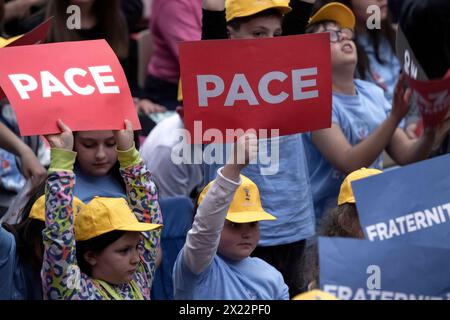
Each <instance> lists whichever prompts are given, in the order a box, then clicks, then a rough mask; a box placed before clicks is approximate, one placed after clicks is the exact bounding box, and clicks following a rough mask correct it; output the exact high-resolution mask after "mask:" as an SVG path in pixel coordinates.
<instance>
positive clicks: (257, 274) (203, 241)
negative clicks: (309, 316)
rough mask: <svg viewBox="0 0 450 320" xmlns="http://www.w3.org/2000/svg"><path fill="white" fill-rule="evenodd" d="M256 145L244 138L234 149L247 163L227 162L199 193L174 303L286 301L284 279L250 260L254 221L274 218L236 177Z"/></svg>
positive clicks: (177, 265) (255, 190) (242, 179)
mask: <svg viewBox="0 0 450 320" xmlns="http://www.w3.org/2000/svg"><path fill="white" fill-rule="evenodd" d="M246 141H247V142H246ZM257 143H258V142H257V139H256V136H254V135H248V136H246V135H244V136H242V137H241V138H240V139H239V140H238V142H237V144H236V145H235V149H234V150H235V153H236V150H239V149H240V150H245V154H246V157H245V158H246V161H245V164H237V162H236V161H233V160H231V161H229V162H228V164H226V165H225V166H224V167H223V168H221V169H219V171H218V175H217V178H216V179H215V180H214V181H212V182H211V183H210V184H208V185H207V186H206V187H205V189H204V190H203V191H202V193H201V194H200V197H199V199H198V203H199V206H198V209H197V213H196V215H195V218H194V223H193V225H192V229H191V230H190V231H189V232H188V235H187V238H186V244H185V245H184V247H183V249H182V250H181V252H180V254H179V255H178V258H177V261H176V262H175V266H174V273H173V280H174V297H175V299H184V300H198V299H204V300H206V299H208V300H215V299H218V300H231V299H233V300H262V299H272V300H273V299H288V298H289V295H288V287H287V286H286V284H285V283H284V281H283V277H282V275H281V274H280V273H279V272H278V271H277V270H276V269H275V268H274V267H272V266H271V265H269V264H268V263H266V262H265V261H263V260H261V259H259V258H251V257H250V254H251V253H252V251H253V250H254V249H255V247H256V245H257V243H258V240H259V225H258V222H259V221H264V220H275V219H276V218H275V217H274V216H273V215H271V214H269V213H267V212H266V211H264V209H263V208H262V206H261V200H260V197H259V191H258V188H257V186H256V185H255V184H254V183H253V182H252V181H251V180H250V179H248V178H247V177H245V176H243V175H240V172H241V169H242V168H243V167H244V166H245V165H246V164H248V162H249V161H250V159H252V158H254V157H255V156H256V153H257ZM244 145H245V147H243V146H244ZM235 158H236V157H235Z"/></svg>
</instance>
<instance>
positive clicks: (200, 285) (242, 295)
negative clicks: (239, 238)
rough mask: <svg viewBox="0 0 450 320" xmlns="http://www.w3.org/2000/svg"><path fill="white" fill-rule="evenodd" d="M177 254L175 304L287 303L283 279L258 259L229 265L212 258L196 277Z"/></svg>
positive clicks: (287, 290)
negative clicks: (238, 301) (261, 301)
mask: <svg viewBox="0 0 450 320" xmlns="http://www.w3.org/2000/svg"><path fill="white" fill-rule="evenodd" d="M182 252H183V250H181V251H180V253H179V255H178V258H177V260H176V262H175V265H174V269H173V281H174V298H175V300H287V299H289V289H288V287H287V285H286V284H285V283H284V280H283V276H282V275H281V273H280V272H278V271H277V270H276V269H275V268H274V267H272V266H271V265H270V264H268V263H267V262H265V261H263V260H261V259H259V258H251V257H248V258H245V259H243V260H241V261H232V260H228V259H225V258H223V257H221V256H219V255H217V254H216V255H215V256H214V259H213V261H212V262H211V264H210V265H209V266H208V267H207V268H206V270H205V271H203V272H202V273H200V274H199V275H195V274H193V273H192V272H191V271H190V270H189V268H188V267H187V266H186V264H185V263H184V262H183V259H181V257H182Z"/></svg>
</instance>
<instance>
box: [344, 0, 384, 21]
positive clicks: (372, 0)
mask: <svg viewBox="0 0 450 320" xmlns="http://www.w3.org/2000/svg"><path fill="white" fill-rule="evenodd" d="M372 5H375V6H378V7H379V8H380V18H381V21H383V20H385V19H386V17H387V14H388V6H387V0H352V6H353V12H354V13H355V16H356V19H357V20H358V23H359V24H361V25H365V24H366V21H367V19H369V17H370V16H371V15H372V14H373V10H369V12H367V8H368V7H369V6H372Z"/></svg>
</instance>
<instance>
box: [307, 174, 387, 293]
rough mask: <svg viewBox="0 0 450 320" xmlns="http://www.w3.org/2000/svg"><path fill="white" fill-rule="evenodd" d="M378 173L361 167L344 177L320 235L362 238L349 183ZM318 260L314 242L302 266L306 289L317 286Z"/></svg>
mask: <svg viewBox="0 0 450 320" xmlns="http://www.w3.org/2000/svg"><path fill="white" fill-rule="evenodd" d="M380 173H382V172H381V171H380V170H377V169H366V168H361V169H359V170H356V171H353V172H352V173H350V174H349V175H348V176H347V177H346V178H345V180H344V182H342V185H341V189H340V192H339V197H338V205H337V207H335V208H333V209H332V210H330V211H329V213H328V214H327V215H326V216H325V218H324V219H323V220H322V222H321V226H320V228H319V230H318V234H319V235H320V236H324V237H344V238H357V239H364V233H363V231H362V229H361V224H360V223H359V217H358V211H357V209H356V201H355V196H354V195H353V189H352V185H351V183H352V182H353V181H356V180H359V179H363V178H367V177H370V176H373V175H376V174H380ZM318 260H319V256H318V248H317V242H316V243H315V244H314V245H312V246H311V247H310V248H308V251H307V256H306V258H305V263H306V264H307V266H306V267H305V268H304V270H305V274H304V275H303V276H304V278H305V280H304V281H305V286H308V290H312V289H316V288H318V283H319V261H318Z"/></svg>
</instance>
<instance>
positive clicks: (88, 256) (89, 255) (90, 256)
mask: <svg viewBox="0 0 450 320" xmlns="http://www.w3.org/2000/svg"><path fill="white" fill-rule="evenodd" d="M83 257H84V260H86V262H87V263H89V265H90V266H91V267H94V266H95V265H97V255H96V254H95V253H94V252H93V251H86V252H85V253H84V255H83Z"/></svg>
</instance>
